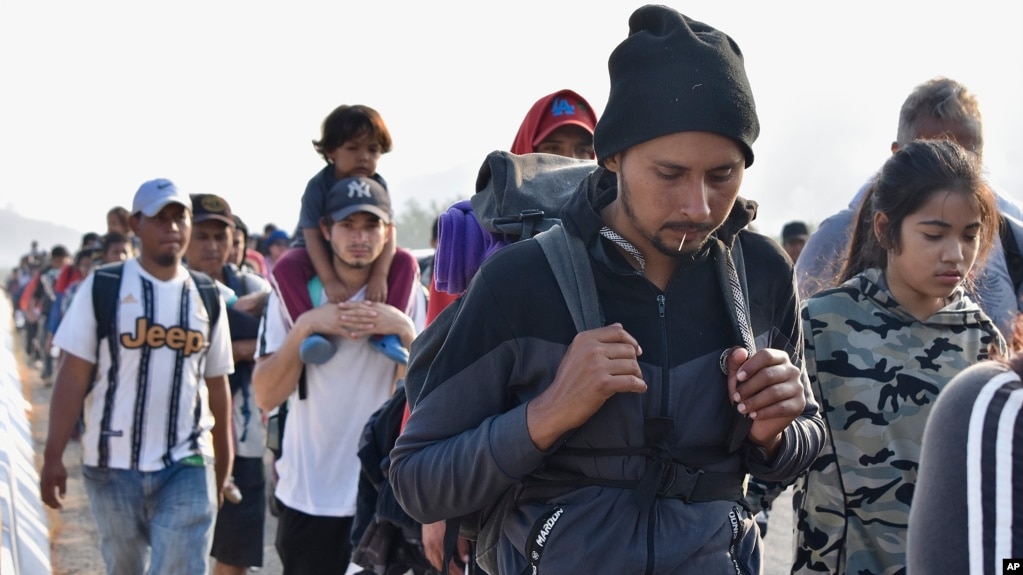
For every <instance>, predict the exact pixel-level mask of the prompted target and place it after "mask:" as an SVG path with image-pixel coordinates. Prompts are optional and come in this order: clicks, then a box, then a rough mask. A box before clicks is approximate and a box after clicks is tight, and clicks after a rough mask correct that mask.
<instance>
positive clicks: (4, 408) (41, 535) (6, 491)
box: [0, 297, 53, 575]
mask: <svg viewBox="0 0 1023 575" xmlns="http://www.w3.org/2000/svg"><path fill="white" fill-rule="evenodd" d="M10 317H11V303H10V301H9V300H8V299H7V298H6V297H0V325H2V326H4V327H3V328H2V329H0V573H3V574H4V575H7V574H12V575H50V574H51V573H52V572H53V571H52V568H51V566H50V541H49V521H48V520H47V517H46V512H45V510H44V509H43V503H42V501H41V500H40V499H39V473H38V472H37V471H36V468H35V464H34V462H33V458H34V454H33V451H32V427H31V424H29V421H28V411H29V410H30V409H31V408H32V405H31V403H30V402H29V401H27V400H26V398H25V395H24V392H23V390H22V386H21V376H20V375H19V373H18V362H17V359H16V357H15V355H14V330H13V328H11V327H10V325H11V324H10V322H9V319H8V318H10Z"/></svg>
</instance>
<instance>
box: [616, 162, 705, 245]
mask: <svg viewBox="0 0 1023 575" xmlns="http://www.w3.org/2000/svg"><path fill="white" fill-rule="evenodd" d="M625 180H626V178H625V171H624V170H622V177H621V180H620V181H619V184H618V188H619V189H618V197H619V199H620V200H621V204H622V211H623V212H624V213H625V217H626V218H628V220H629V222H630V223H631V224H632V227H633V229H635V230H637V231H639V233H641V234H643V235H644V237H645V238H646V240H647V241H648V242H650V245H652V246H653V247H654V249H656V250H657V251H659V252H661V253H662V254H664V255H666V256H669V257H673V258H682V257H691V256H692V255H693V254H695V253H698V252H699V251H700V250H701V249H703V246H704V245H705V244H706V243H707V241H708V240H709V239H710V233H709V232H711V231H713V230H714V229H715V228H714V226H712V225H710V224H683V223H681V222H678V223H674V224H666V225H664V226H662V227H661V229H666V230H677V231H680V232H682V233H684V234H687V235H688V236H689V237H692V238H693V240H696V238H697V236H699V235H700V234H702V233H705V232H706V235H705V236H704V237H703V238H702V239H700V240H698V241H699V243H695V241H694V242H690V243H689V244H688V245H687V246H685V247H686V248H687V249H686V250H685V251H683V250H682V246H676V245H668V244H666V243H664V240H663V239H661V237H660V236H658V235H657V234H656V233H648V232H646V230H645V229H644V228H643V227H642V226H641V225H640V222H639V219H637V218H636V212H635V211H633V209H632V198H631V196H630V193H629V186H628V184H626V183H625Z"/></svg>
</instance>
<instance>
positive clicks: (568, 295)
mask: <svg viewBox="0 0 1023 575" xmlns="http://www.w3.org/2000/svg"><path fill="white" fill-rule="evenodd" d="M534 237H535V238H536V241H537V242H538V243H539V244H540V248H541V249H543V253H544V255H545V256H547V261H548V262H550V265H551V270H553V271H554V277H555V278H556V279H557V280H558V287H560V288H561V295H562V296H563V297H564V298H565V303H566V304H568V311H569V313H571V314H572V321H573V322H574V323H575V328H576V330H577V331H586V330H590V329H596V328H598V327H601V326H602V325H604V314H603V312H602V311H601V309H600V301H599V300H598V298H597V284H596V283H595V282H594V281H593V268H592V266H591V265H590V255H589V253H588V252H587V251H586V244H584V243H583V241H582V239H581V238H579V237H576V236H574V235H571V234H569V233H568V231H566V230H565V226H564V225H561V224H558V225H555V226H554V227H552V228H551V229H549V230H547V231H545V232H541V233H539V234H537V235H536V236H534Z"/></svg>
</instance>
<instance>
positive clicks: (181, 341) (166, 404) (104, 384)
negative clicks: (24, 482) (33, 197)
mask: <svg viewBox="0 0 1023 575" xmlns="http://www.w3.org/2000/svg"><path fill="white" fill-rule="evenodd" d="M94 279H95V274H91V275H90V276H89V277H87V278H86V279H85V280H84V281H83V282H82V285H81V287H80V288H79V290H78V297H76V298H75V299H74V301H73V302H72V304H71V307H70V308H68V311H67V314H66V315H65V316H64V319H63V321H61V324H60V328H59V329H58V331H57V333H56V335H55V336H54V340H53V343H54V345H56V346H58V347H60V348H61V349H63V350H64V351H66V352H68V353H70V354H72V355H75V356H78V357H80V358H82V359H85V360H87V361H89V362H92V363H94V364H97V363H98V365H97V372H96V381H94V382H93V384H92V388H91V389H90V391H89V392H88V394H87V395H86V398H85V410H84V411H85V433H84V434H83V436H82V447H83V452H84V463H85V464H86V465H92V466H99V467H112V468H116V469H135V470H139V471H157V470H160V469H163V468H164V467H166V466H167V465H169V464H171V463H172V462H174V461H177V460H180V459H183V458H185V457H188V456H189V455H194V454H201V455H204V456H207V457H212V456H213V443H212V436H211V433H210V430H211V429H212V427H213V415H212V414H211V412H210V408H209V398H208V395H207V389H206V383H205V379H204V378H207V377H216V376H220V375H226V374H229V373H231V372H232V371H233V370H234V364H233V361H232V356H231V336H230V330H229V328H228V326H227V319H226V317H227V313H226V312H225V311H224V302H223V299H222V298H221V301H220V306H221V313H220V317H219V320H218V322H217V325H216V326H214V328H213V330H212V336H211V335H210V334H211V331H210V329H209V316H208V315H207V313H206V308H205V307H204V306H203V303H202V300H201V298H200V296H199V292H198V289H197V288H196V286H195V284H194V283H193V281H192V278H191V276H190V275H189V273H188V270H186V269H185V268H184V267H179V269H178V273H177V276H176V277H175V278H174V279H172V280H169V281H161V280H159V279H157V278H155V277H153V276H152V275H150V274H148V273H147V272H146V271H145V270H143V269H142V267H141V266H140V265H139V263H138V260H128V261H127V262H125V263H124V269H123V272H122V276H121V287H120V293H119V295H118V305H117V314H118V317H117V321H118V330H117V334H116V335H115V337H117V340H118V345H117V353H116V354H114V357H113V358H111V354H110V347H109V345H108V343H107V341H106V340H104V341H103V342H97V341H96V317H95V312H94V310H93V300H92V284H93V281H94ZM101 343H102V345H100V344H101ZM97 351H98V352H99V358H98V361H97V356H96V354H97ZM112 360H113V362H115V363H116V369H113V370H112V369H111V361H112ZM111 372H113V376H111Z"/></svg>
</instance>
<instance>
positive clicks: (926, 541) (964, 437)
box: [907, 361, 1023, 575]
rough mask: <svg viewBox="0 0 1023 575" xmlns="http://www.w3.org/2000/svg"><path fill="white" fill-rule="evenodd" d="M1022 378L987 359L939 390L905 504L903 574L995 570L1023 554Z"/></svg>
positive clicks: (996, 574) (993, 573) (975, 573)
mask: <svg viewBox="0 0 1023 575" xmlns="http://www.w3.org/2000/svg"><path fill="white" fill-rule="evenodd" d="M1021 408H1023V382H1021V381H1020V377H1019V376H1018V375H1017V374H1016V373H1015V372H1014V371H1013V370H1012V369H1011V368H1009V367H1008V366H1006V365H1004V364H1002V363H999V362H995V361H984V362H981V363H979V364H977V365H974V366H971V367H970V368H968V369H966V370H963V371H962V372H961V373H960V374H959V375H957V376H956V377H955V378H953V379H952V381H950V382H949V384H948V385H947V386H946V387H945V388H944V389H943V390H942V391H941V394H940V395H938V399H937V401H936V402H935V404H934V409H933V411H932V412H931V415H930V417H929V418H928V420H927V427H926V430H925V431H924V439H923V447H922V452H921V456H920V471H919V476H918V479H917V485H916V490H915V493H914V494H913V503H912V506H911V507H910V516H909V531H908V541H907V572H908V573H969V574H973V575H983V574H990V575H1000V574H1001V573H1002V560H1003V559H1014V558H1015V559H1018V558H1023V409H1021Z"/></svg>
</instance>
